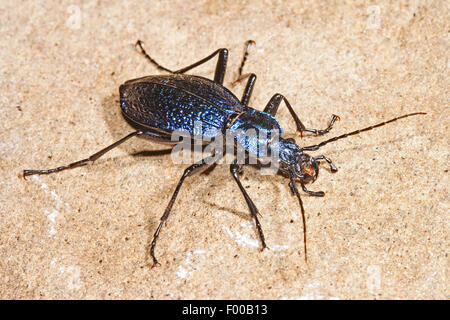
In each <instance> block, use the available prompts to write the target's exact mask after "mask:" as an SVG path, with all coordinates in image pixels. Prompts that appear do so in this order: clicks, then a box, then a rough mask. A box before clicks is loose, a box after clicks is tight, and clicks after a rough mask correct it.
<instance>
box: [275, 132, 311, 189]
mask: <svg viewBox="0 0 450 320" xmlns="http://www.w3.org/2000/svg"><path fill="white" fill-rule="evenodd" d="M276 147H277V148H278V155H279V164H280V170H281V171H282V172H284V173H287V174H288V175H295V177H296V178H298V179H299V180H300V181H302V182H304V183H307V182H314V180H316V179H317V176H318V175H319V165H318V162H317V161H316V160H315V159H314V158H313V157H312V156H310V155H309V154H306V153H303V152H302V150H301V149H300V147H299V146H298V145H297V144H296V143H295V140H294V139H283V138H279V141H278V143H277V146H276ZM272 149H273V148H272Z"/></svg>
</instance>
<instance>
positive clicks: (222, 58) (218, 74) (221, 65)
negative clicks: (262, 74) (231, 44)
mask: <svg viewBox="0 0 450 320" xmlns="http://www.w3.org/2000/svg"><path fill="white" fill-rule="evenodd" d="M135 46H137V47H139V49H140V50H141V54H142V55H143V56H144V57H145V58H146V59H147V60H148V61H150V62H151V63H152V64H153V65H155V66H156V67H157V68H158V69H159V70H163V71H166V72H169V73H172V74H180V73H185V72H187V71H189V70H191V69H194V68H195V67H198V66H199V65H202V64H204V63H205V62H207V61H209V60H211V59H212V58H214V57H215V56H216V55H217V54H219V58H218V60H217V65H216V71H215V73H214V82H217V83H219V84H223V80H224V78H225V71H226V69H227V60H228V50H227V49H225V48H222V49H217V50H216V51H214V52H213V53H211V54H210V55H209V56H207V57H205V58H203V59H201V60H200V61H197V62H195V63H193V64H191V65H189V66H187V67H185V68H182V69H179V70H176V71H172V70H170V69H167V68H166V67H163V66H162V65H160V64H159V63H158V62H156V61H155V60H154V59H153V58H152V57H150V56H149V55H148V54H147V52H146V51H145V49H144V47H143V46H142V41H141V40H138V41H137V42H136V44H135Z"/></svg>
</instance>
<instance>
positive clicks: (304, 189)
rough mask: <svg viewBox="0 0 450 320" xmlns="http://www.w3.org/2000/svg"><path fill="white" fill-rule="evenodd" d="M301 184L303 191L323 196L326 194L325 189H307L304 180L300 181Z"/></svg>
mask: <svg viewBox="0 0 450 320" xmlns="http://www.w3.org/2000/svg"><path fill="white" fill-rule="evenodd" d="M300 185H301V186H302V189H303V191H304V192H306V193H307V194H309V195H310V196H314V197H323V196H324V195H325V192H323V191H310V190H308V189H306V187H305V184H304V183H303V182H302V181H300Z"/></svg>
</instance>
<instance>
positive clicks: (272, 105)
mask: <svg viewBox="0 0 450 320" xmlns="http://www.w3.org/2000/svg"><path fill="white" fill-rule="evenodd" d="M281 100H283V101H284V103H285V104H286V107H287V108H288V110H289V113H290V114H291V116H292V118H293V119H294V121H295V125H296V126H297V130H298V131H300V134H301V133H302V132H303V131H307V132H311V133H314V134H316V135H322V134H325V133H327V132H329V131H330V130H331V128H332V127H333V125H334V123H335V122H336V120H339V117H338V116H336V115H333V116H332V118H331V121H330V124H329V125H328V127H327V128H326V129H323V130H319V129H308V128H306V127H305V126H304V125H303V123H302V122H301V121H300V119H299V118H298V116H297V114H296V113H295V111H294V109H293V108H292V106H291V104H290V103H289V101H288V100H287V99H286V98H285V97H284V96H283V95H281V94H279V93H276V94H274V95H273V97H272V98H271V99H270V100H269V102H268V103H267V105H266V107H265V108H264V112H267V113H269V114H271V115H272V116H275V115H276V113H277V111H278V107H279V106H280V104H281Z"/></svg>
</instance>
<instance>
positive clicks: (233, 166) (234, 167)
mask: <svg viewBox="0 0 450 320" xmlns="http://www.w3.org/2000/svg"><path fill="white" fill-rule="evenodd" d="M241 170H242V165H240V164H237V163H236V161H234V163H232V164H231V165H230V172H231V174H232V175H233V178H234V180H235V181H236V183H237V185H238V187H239V189H240V190H241V192H242V195H243V196H244V198H245V201H246V202H247V206H248V208H249V209H250V212H251V214H252V216H253V218H254V219H255V223H256V228H257V229H258V234H259V238H260V240H261V245H262V248H261V250H264V249H265V248H267V246H266V242H265V240H264V234H263V231H262V228H261V224H260V223H259V220H258V214H259V212H258V209H257V208H256V206H255V204H254V203H253V201H252V199H250V197H249V195H248V194H247V191H245V189H244V187H243V186H242V183H241V181H240V179H239V175H238V174H239V172H240V171H241Z"/></svg>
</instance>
